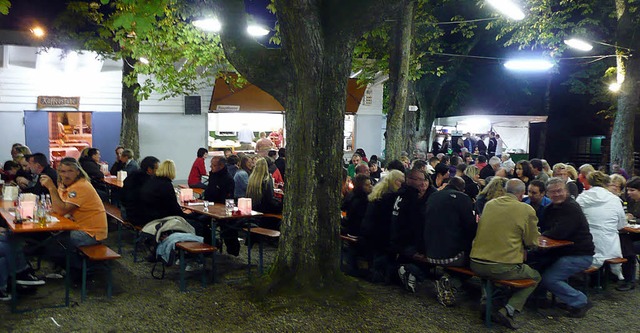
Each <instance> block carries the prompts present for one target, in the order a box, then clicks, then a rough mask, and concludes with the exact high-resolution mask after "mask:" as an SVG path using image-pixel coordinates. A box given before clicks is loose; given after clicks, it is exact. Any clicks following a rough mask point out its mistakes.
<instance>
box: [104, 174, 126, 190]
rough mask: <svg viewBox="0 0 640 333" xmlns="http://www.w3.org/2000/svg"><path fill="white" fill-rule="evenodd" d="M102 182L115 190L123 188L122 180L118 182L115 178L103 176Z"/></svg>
mask: <svg viewBox="0 0 640 333" xmlns="http://www.w3.org/2000/svg"><path fill="white" fill-rule="evenodd" d="M102 181H104V182H105V183H107V184H108V185H111V186H114V187H117V188H122V187H123V186H124V182H123V181H122V180H118V177H116V176H104V178H102Z"/></svg>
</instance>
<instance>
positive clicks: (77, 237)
mask: <svg viewBox="0 0 640 333" xmlns="http://www.w3.org/2000/svg"><path fill="white" fill-rule="evenodd" d="M56 240H57V242H56V241H54V242H51V243H50V244H49V245H48V246H47V253H48V255H49V256H50V257H51V260H52V261H53V262H54V263H56V264H57V265H59V266H61V267H64V259H65V248H67V249H69V251H71V253H72V255H71V268H75V269H80V268H81V267H82V258H81V257H80V255H79V254H78V253H77V252H76V251H75V249H76V248H77V247H80V246H88V245H96V244H100V242H98V241H97V240H96V239H95V238H94V237H93V236H91V235H89V234H88V233H86V232H84V231H81V230H72V231H71V232H69V233H68V234H66V233H65V234H62V235H58V236H57V238H56Z"/></svg>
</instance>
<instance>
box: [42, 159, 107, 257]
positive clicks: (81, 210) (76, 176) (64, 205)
mask: <svg viewBox="0 0 640 333" xmlns="http://www.w3.org/2000/svg"><path fill="white" fill-rule="evenodd" d="M40 183H41V184H42V186H44V187H46V188H47V189H48V190H49V193H50V194H51V207H52V210H53V211H54V212H55V213H58V214H60V215H65V216H67V217H68V218H69V219H71V220H73V221H74V222H76V223H77V224H78V226H79V229H78V230H72V231H71V232H69V233H68V234H63V235H61V236H59V237H58V238H57V240H58V242H57V243H53V242H52V244H51V247H50V249H49V252H48V253H49V254H50V255H51V257H52V258H53V260H54V261H55V262H56V263H58V264H60V263H62V260H64V257H65V250H64V249H65V248H75V247H79V246H86V245H94V244H98V243H99V242H100V241H102V240H105V239H106V238H107V215H106V213H105V210H104V205H103V204H102V201H101V200H100V197H99V196H98V193H97V192H96V190H95V189H94V188H93V186H92V185H91V182H90V181H89V176H87V174H86V172H84V170H83V169H82V167H80V164H79V163H78V161H76V160H75V159H74V158H72V157H65V158H63V159H62V160H61V161H60V166H59V167H58V186H56V184H55V183H54V182H53V180H52V179H51V178H49V176H47V175H42V176H41V177H40ZM58 244H59V245H58ZM60 245H61V246H60ZM72 265H73V267H74V268H80V260H79V257H77V258H74V260H72Z"/></svg>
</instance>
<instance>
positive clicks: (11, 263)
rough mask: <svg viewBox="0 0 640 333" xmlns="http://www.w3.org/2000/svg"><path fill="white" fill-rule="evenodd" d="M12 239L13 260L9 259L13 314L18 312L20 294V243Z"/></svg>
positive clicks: (10, 240) (10, 242) (10, 241)
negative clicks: (18, 275)
mask: <svg viewBox="0 0 640 333" xmlns="http://www.w3.org/2000/svg"><path fill="white" fill-rule="evenodd" d="M12 236H13V235H12ZM14 238H15V237H11V238H10V239H9V244H10V247H11V250H10V251H11V258H10V259H9V280H11V312H12V313H16V312H18V311H17V310H18V292H17V286H16V269H17V268H16V265H17V263H16V256H17V254H18V242H17V240H15V239H14Z"/></svg>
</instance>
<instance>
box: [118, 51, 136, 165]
mask: <svg viewBox="0 0 640 333" xmlns="http://www.w3.org/2000/svg"><path fill="white" fill-rule="evenodd" d="M135 62H136V60H135V59H133V58H128V57H127V58H124V61H123V64H122V125H121V128H120V145H122V146H123V147H125V148H129V149H131V150H133V155H134V156H135V158H136V159H138V158H140V133H139V131H138V114H139V113H140V101H138V99H137V98H136V96H135V91H136V89H137V88H139V86H140V85H139V84H137V83H136V84H133V85H131V86H128V85H127V84H126V83H125V78H126V77H127V76H128V75H130V74H131V73H132V72H133V67H131V66H132V65H133V64H135Z"/></svg>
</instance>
